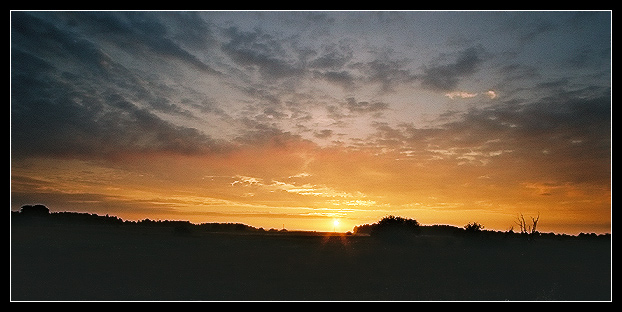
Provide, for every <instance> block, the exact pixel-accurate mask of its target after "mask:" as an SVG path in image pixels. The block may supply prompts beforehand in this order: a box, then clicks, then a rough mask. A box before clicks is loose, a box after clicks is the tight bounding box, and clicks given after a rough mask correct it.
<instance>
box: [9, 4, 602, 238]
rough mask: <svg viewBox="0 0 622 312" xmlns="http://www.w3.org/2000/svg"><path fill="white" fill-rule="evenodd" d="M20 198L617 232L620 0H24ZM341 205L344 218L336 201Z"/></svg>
mask: <svg viewBox="0 0 622 312" xmlns="http://www.w3.org/2000/svg"><path fill="white" fill-rule="evenodd" d="M10 27H11V32H10V35H11V99H10V100H11V128H10V131H11V210H13V211H15V210H19V208H20V207H21V206H22V205H24V204H35V203H42V204H45V205H46V206H47V207H48V208H50V210H51V211H76V212H89V213H96V214H100V215H105V214H110V215H115V216H118V217H120V218H123V219H125V220H142V219H146V218H149V219H151V220H165V219H166V220H188V221H191V222H193V223H204V222H235V223H244V224H248V225H251V226H254V227H263V228H264V229H270V228H278V229H280V228H282V227H285V228H287V229H289V230H316V231H333V230H336V231H344V232H345V231H351V230H352V229H353V227H354V226H355V225H360V224H365V223H374V222H376V221H378V220H379V219H380V218H382V217H383V216H386V215H397V216H402V217H408V218H413V219H416V220H417V221H419V222H420V223H421V224H424V225H431V224H449V225H454V226H458V227H462V226H464V225H465V224H467V223H469V222H478V223H480V224H482V225H484V227H485V229H491V230H499V231H506V230H508V229H510V228H511V227H512V226H514V231H517V230H518V227H517V226H516V225H515V224H514V221H515V220H516V217H517V215H518V214H521V213H522V214H523V215H524V216H525V217H526V218H527V217H529V216H534V217H535V216H537V215H538V214H539V215H540V221H539V223H538V230H540V231H541V232H556V233H567V234H578V233H580V232H584V233H592V232H593V233H611V125H612V123H611V12H610V11H589V12H577V11H563V12H550V11H528V12H518V11H498V12H497V11H483V12H471V11H432V12H419V11H352V12H351V11H238V12H231V11H209V12H199V11H170V12H157V11H139V12H124V11H105V12H93V11H71V12H61V11H54V12H41V11H26V12H21V11H12V12H11V26H10ZM336 219H337V220H339V224H338V225H334V223H333V221H334V220H336Z"/></svg>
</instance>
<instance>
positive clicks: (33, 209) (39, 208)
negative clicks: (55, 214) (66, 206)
mask: <svg viewBox="0 0 622 312" xmlns="http://www.w3.org/2000/svg"><path fill="white" fill-rule="evenodd" d="M19 213H20V214H23V215H29V216H47V215H48V214H50V209H48V207H46V206H45V205H24V206H22V207H21V209H20V210H19Z"/></svg>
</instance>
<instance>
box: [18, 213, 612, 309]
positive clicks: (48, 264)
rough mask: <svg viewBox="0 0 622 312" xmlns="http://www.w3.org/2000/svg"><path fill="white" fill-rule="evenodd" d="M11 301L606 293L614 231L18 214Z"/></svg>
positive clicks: (575, 296)
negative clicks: (202, 225)
mask: <svg viewBox="0 0 622 312" xmlns="http://www.w3.org/2000/svg"><path fill="white" fill-rule="evenodd" d="M11 234H12V235H11V300H12V301H81V300H88V301H248V300H253V301H290V300H295V301H316V300H321V301H368V300H373V301H389V300H390V301H393V300H400V301H402V300H403V301H421V300H425V301H446V300H449V301H490V300H493V301H501V300H511V301H539V300H552V301H609V300H611V299H612V298H611V241H610V238H608V239H599V240H580V239H572V240H570V239H565V240H559V239H540V240H536V241H531V242H529V241H525V240H522V239H513V238H512V239H501V238H493V239H485V238H475V237H457V236H451V235H450V236H426V235H420V236H416V237H412V238H411V239H407V240H402V241H392V242H387V241H383V240H378V239H375V238H374V237H369V236H358V235H345V234H334V233H333V234H331V233H291V232H290V233H261V234H258V233H253V234H239V233H207V232H199V233H197V232H192V233H177V232H175V231H174V230H173V229H170V228H165V227H164V228H150V227H141V226H131V227H128V226H123V225H121V226H112V225H88V226H87V225H53V224H51V225H50V224H48V225H27V224H20V225H17V226H16V225H14V226H12V228H11Z"/></svg>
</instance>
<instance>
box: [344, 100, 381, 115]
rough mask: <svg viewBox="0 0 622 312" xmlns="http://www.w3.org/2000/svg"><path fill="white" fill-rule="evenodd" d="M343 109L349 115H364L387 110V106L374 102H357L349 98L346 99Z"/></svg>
mask: <svg viewBox="0 0 622 312" xmlns="http://www.w3.org/2000/svg"><path fill="white" fill-rule="evenodd" d="M344 107H345V108H346V109H347V110H348V111H349V112H351V113H357V114H365V113H379V112H382V111H384V110H386V109H388V108H389V104H388V103H385V102H375V101H374V102H368V101H357V100H356V99H355V98H353V97H350V98H347V99H346V102H345V104H344Z"/></svg>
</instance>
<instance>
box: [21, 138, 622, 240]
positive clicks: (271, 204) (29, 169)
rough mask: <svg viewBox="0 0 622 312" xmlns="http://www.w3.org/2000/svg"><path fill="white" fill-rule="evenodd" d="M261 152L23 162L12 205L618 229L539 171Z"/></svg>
mask: <svg viewBox="0 0 622 312" xmlns="http://www.w3.org/2000/svg"><path fill="white" fill-rule="evenodd" d="M252 155H253V156H252V157H251V156H250V154H249V152H248V151H241V152H240V153H238V154H231V155H228V156H222V155H221V156H202V157H194V156H188V157H178V156H177V157H174V156H166V155H160V156H156V155H154V156H153V157H151V158H150V159H149V161H147V162H146V161H141V160H136V161H132V160H128V159H125V160H124V161H123V162H116V163H115V162H113V163H107V162H94V161H79V160H57V161H54V162H53V163H51V162H50V161H48V160H29V161H24V162H19V163H14V164H13V167H12V204H13V207H12V209H13V210H18V209H19V207H20V206H21V205H23V204H29V203H34V202H40V203H43V204H46V205H47V206H48V207H49V208H50V209H51V210H52V211H76V212H92V213H98V214H110V215H116V216H118V217H120V218H122V219H126V220H142V219H145V218H149V219H152V220H187V221H190V222H193V223H206V222H233V223H245V224H247V225H250V226H254V227H258V228H259V227H263V228H264V229H270V228H276V229H280V228H281V227H283V226H285V228H287V229H290V230H310V231H340V232H346V231H352V229H353V228H354V227H355V226H356V225H361V224H368V223H374V222H376V221H378V220H379V219H381V218H382V217H383V216H386V215H399V216H403V217H409V218H413V219H416V220H417V221H419V222H420V223H421V224H424V225H433V224H448V225H454V226H458V227H462V226H463V225H465V224H467V223H469V222H478V223H480V224H482V225H484V227H485V229H490V230H498V231H506V230H508V229H510V228H511V227H512V226H513V225H514V221H515V219H516V216H517V215H518V214H519V213H522V214H524V215H526V216H529V215H534V216H535V215H536V214H538V213H539V214H540V215H541V222H540V223H539V230H540V231H541V232H556V233H568V234H578V233H580V232H594V233H610V231H611V229H610V222H611V219H610V209H609V207H610V205H611V198H610V189H608V188H607V187H606V186H602V185H595V184H587V183H586V184H567V183H566V184H560V183H555V182H554V181H538V182H536V181H537V180H533V179H535V178H534V177H531V176H530V175H529V172H523V171H520V170H519V171H518V172H504V171H507V169H506V170H498V171H497V174H498V175H499V176H498V177H496V178H495V176H494V175H492V174H491V173H490V171H489V170H490V169H491V167H492V166H480V167H477V166H471V167H469V166H452V165H450V164H448V163H446V162H443V161H442V160H430V161H426V162H422V161H420V162H415V161H409V160H397V161H396V160H394V159H393V158H392V157H393V156H394V155H374V154H372V153H369V152H365V151H358V152H357V151H350V152H343V151H338V150H335V149H331V150H328V149H312V148H309V147H303V148H301V147H300V146H297V147H296V148H293V149H289V150H288V149H285V148H282V147H274V148H272V147H269V148H266V149H264V150H261V151H259V150H255V151H253V152H252ZM501 167H502V166H501V165H499V168H501ZM529 181H532V182H529ZM337 220H338V221H337ZM335 222H339V223H338V224H337V223H335Z"/></svg>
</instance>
